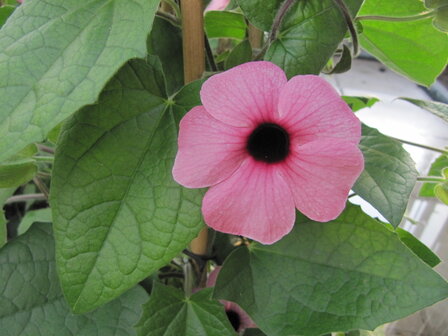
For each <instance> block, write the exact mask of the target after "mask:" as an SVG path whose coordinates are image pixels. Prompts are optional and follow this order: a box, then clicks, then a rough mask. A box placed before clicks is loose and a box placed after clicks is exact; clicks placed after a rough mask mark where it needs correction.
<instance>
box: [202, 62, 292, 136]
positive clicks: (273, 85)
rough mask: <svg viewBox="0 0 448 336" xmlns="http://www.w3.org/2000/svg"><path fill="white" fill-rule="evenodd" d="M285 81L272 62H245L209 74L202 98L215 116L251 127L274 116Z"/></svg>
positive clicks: (230, 122)
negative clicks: (212, 74) (223, 70)
mask: <svg viewBox="0 0 448 336" xmlns="http://www.w3.org/2000/svg"><path fill="white" fill-rule="evenodd" d="M286 81H287V79H286V76H285V74H284V72H283V70H282V69H280V68H279V67H278V66H276V65H275V64H273V63H270V62H262V61H261V62H250V63H245V64H241V65H239V66H236V67H234V68H232V69H230V70H228V71H226V72H223V73H220V74H218V75H214V76H212V77H210V78H209V79H208V80H207V81H206V82H205V83H204V85H203V86H202V89H201V101H202V103H203V104H204V107H205V109H206V110H207V112H208V113H210V114H211V115H212V116H213V117H215V118H216V119H218V120H221V121H222V122H224V123H226V124H229V125H233V126H237V127H241V126H246V127H248V126H252V127H253V126H254V125H256V124H257V123H260V122H269V121H270V122H272V121H273V120H275V119H276V117H277V104H278V98H279V94H280V89H281V88H282V87H283V86H284V85H285V83H286Z"/></svg>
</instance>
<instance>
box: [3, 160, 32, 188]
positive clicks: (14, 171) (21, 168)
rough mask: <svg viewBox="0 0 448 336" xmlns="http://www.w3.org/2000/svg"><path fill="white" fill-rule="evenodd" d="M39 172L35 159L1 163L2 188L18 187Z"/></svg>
mask: <svg viewBox="0 0 448 336" xmlns="http://www.w3.org/2000/svg"><path fill="white" fill-rule="evenodd" d="M36 173H37V166H36V165H35V163H34V161H33V160H29V161H23V162H17V163H7V164H3V165H0V188H10V187H18V186H20V185H22V184H24V183H26V182H28V181H30V180H31V179H32V178H33V177H34V175H36Z"/></svg>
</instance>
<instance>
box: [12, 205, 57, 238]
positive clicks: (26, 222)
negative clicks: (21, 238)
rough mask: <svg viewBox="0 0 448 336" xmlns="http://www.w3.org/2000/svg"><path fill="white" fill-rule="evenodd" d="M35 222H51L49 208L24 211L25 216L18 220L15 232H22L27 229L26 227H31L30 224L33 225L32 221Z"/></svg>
mask: <svg viewBox="0 0 448 336" xmlns="http://www.w3.org/2000/svg"><path fill="white" fill-rule="evenodd" d="M35 222H40V223H51V222H53V220H52V218H51V209H50V208H45V209H38V210H31V211H27V212H26V213H25V216H24V217H23V218H22V220H21V221H20V224H19V228H18V230H17V233H18V234H19V235H21V234H24V233H25V232H26V231H28V229H29V228H30V227H31V225H33V223H35Z"/></svg>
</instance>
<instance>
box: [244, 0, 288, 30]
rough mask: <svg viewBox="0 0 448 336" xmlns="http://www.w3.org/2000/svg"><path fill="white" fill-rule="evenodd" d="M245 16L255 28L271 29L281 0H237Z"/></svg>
mask: <svg viewBox="0 0 448 336" xmlns="http://www.w3.org/2000/svg"><path fill="white" fill-rule="evenodd" d="M237 1H238V5H239V6H240V7H241V9H242V10H243V12H244V14H245V16H246V17H247V18H248V19H249V21H250V22H251V23H252V24H253V25H254V26H255V27H257V28H259V29H261V30H263V31H269V30H271V26H272V23H273V21H274V18H275V15H276V13H277V11H278V9H279V8H280V6H281V4H282V2H283V0H237Z"/></svg>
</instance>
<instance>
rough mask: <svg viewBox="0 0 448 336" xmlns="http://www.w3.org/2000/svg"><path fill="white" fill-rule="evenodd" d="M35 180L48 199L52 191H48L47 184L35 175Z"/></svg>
mask: <svg viewBox="0 0 448 336" xmlns="http://www.w3.org/2000/svg"><path fill="white" fill-rule="evenodd" d="M33 182H34V184H35V185H36V187H37V188H38V189H39V190H40V191H41V192H42V194H43V195H44V196H45V199H47V200H48V196H49V195H50V192H49V191H48V188H47V186H46V185H45V183H44V182H43V181H42V180H41V179H40V178H39V177H38V176H35V177H34V178H33Z"/></svg>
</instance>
